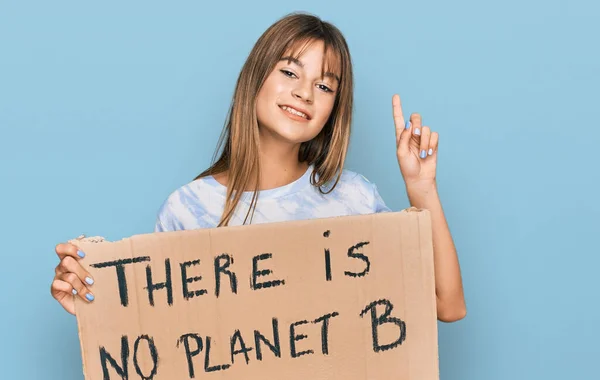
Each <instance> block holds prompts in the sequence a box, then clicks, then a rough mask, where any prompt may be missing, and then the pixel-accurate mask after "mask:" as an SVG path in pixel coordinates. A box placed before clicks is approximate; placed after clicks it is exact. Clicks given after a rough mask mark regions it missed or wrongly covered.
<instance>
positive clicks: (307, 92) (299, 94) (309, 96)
mask: <svg viewBox="0 0 600 380" xmlns="http://www.w3.org/2000/svg"><path fill="white" fill-rule="evenodd" d="M292 95H293V96H294V97H295V98H296V99H299V100H301V101H304V102H306V103H308V104H312V102H313V92H312V87H311V86H310V85H309V84H302V83H298V86H296V87H295V88H294V89H293V90H292Z"/></svg>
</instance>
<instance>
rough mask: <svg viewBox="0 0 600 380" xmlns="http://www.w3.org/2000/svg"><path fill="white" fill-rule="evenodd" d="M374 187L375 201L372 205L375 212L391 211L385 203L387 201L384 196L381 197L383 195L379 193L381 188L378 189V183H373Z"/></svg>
mask: <svg viewBox="0 0 600 380" xmlns="http://www.w3.org/2000/svg"><path fill="white" fill-rule="evenodd" d="M371 186H372V189H373V201H372V202H373V203H372V205H373V206H372V207H373V212H374V213H379V212H390V211H392V210H391V209H390V208H389V207H388V206H387V205H386V203H385V201H384V200H383V198H382V197H381V195H380V194H379V190H378V189H377V185H375V184H374V183H373V184H371Z"/></svg>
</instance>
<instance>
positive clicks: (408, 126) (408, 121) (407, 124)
mask: <svg viewBox="0 0 600 380" xmlns="http://www.w3.org/2000/svg"><path fill="white" fill-rule="evenodd" d="M404 128H406V129H408V128H410V120H407V121H406V127H404Z"/></svg>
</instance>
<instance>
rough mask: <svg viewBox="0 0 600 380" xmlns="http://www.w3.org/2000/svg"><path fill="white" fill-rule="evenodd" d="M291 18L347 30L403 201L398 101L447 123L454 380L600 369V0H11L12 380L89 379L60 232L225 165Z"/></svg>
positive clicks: (380, 180) (373, 128) (6, 151)
mask: <svg viewBox="0 0 600 380" xmlns="http://www.w3.org/2000/svg"><path fill="white" fill-rule="evenodd" d="M293 10H307V11H310V12H314V13H316V14H318V15H320V16H322V17H324V18H325V19H327V20H331V21H333V22H335V23H336V24H337V25H338V26H339V27H340V28H341V29H342V31H343V32H344V33H345V35H346V36H347V39H348V41H349V43H350V47H351V50H352V53H353V57H354V63H355V70H356V119H355V124H354V135H353V139H352V146H351V151H350V157H349V162H348V168H351V169H354V170H357V171H359V172H361V173H363V174H364V175H366V176H367V177H368V178H370V179H372V180H373V181H374V182H376V183H377V184H378V186H379V188H380V190H381V193H382V195H383V197H384V198H385V199H386V201H387V203H388V204H389V205H390V206H392V207H393V208H394V209H401V208H404V207H406V206H407V205H408V203H407V200H406V194H405V192H404V187H403V182H402V179H401V176H400V173H399V170H398V167H397V162H396V158H395V156H394V153H395V152H394V127H393V123H392V118H391V96H392V94H393V93H394V92H398V93H400V94H401V96H402V98H403V103H404V110H405V113H410V112H420V113H422V115H423V117H424V120H425V123H426V124H427V125H429V126H431V127H432V128H433V129H435V130H437V131H439V132H440V135H441V137H440V155H439V159H440V163H439V187H440V192H441V196H442V200H443V204H444V207H445V211H446V213H447V217H448V220H449V222H450V225H451V229H452V232H453V234H454V237H455V240H456V244H457V246H458V250H459V254H460V261H461V264H462V270H463V276H464V284H465V290H466V297H467V302H468V311H469V314H468V316H467V318H466V319H464V320H463V321H460V322H458V323H455V324H449V325H448V324H440V325H439V328H440V332H439V341H440V370H441V379H444V380H451V379H453V380H483V379H485V380H505V379H511V380H517V379H527V380H530V379H545V380H551V379H597V378H598V376H600V375H598V367H597V362H598V360H599V359H600V348H599V346H598V342H599V341H600V331H599V325H600V296H599V295H598V294H599V290H600V289H599V282H598V280H597V279H595V276H596V274H597V272H598V266H599V265H600V259H599V257H600V250H599V248H598V236H599V227H600V222H599V217H598V214H599V213H600V201H599V200H598V194H599V191H598V185H599V179H600V170H599V169H598V164H599V163H600V159H599V158H598V143H599V142H600V132H599V124H598V118H597V113H598V110H599V109H600V107H599V104H598V103H599V101H600V97H599V96H598V88H600V53H599V50H598V36H600V28H599V27H598V26H597V25H598V24H597V15H598V14H599V12H600V7H599V6H598V3H597V2H594V1H591V0H589V1H582V0H580V1H566V0H563V1H556V0H550V1H548V0H547V1H540V0H537V1H525V2H523V1H517V0H505V1H496V2H493V3H492V2H486V1H475V0H471V1H467V0H457V1H452V2H449V1H441V0H437V1H412V2H407V1H393V2H392V1H389V2H380V1H368V2H364V3H363V2H360V3H358V2H357V3H356V4H355V5H349V3H348V2H347V1H338V2H331V1H327V2H321V1H304V2H302V3H297V4H295V3H294V2H292V3H286V2H278V1H277V2H276V1H261V2H249V1H238V2H237V4H236V3H232V2H223V3H220V2H216V1H213V2H204V1H189V0H188V1H177V2H171V1H169V2H167V1H160V2H158V1H127V2H122V1H120V2H117V1H99V2H86V1H83V2H82V1H72V2H62V1H38V2H33V1H12V2H9V1H6V0H2V1H1V2H0V126H1V136H0V165H1V167H0V168H1V172H0V178H1V180H0V181H1V186H0V199H2V202H3V205H2V217H1V218H0V223H1V224H0V228H1V232H0V234H1V235H0V236H1V241H0V247H1V250H2V251H1V255H2V276H1V281H2V284H1V286H2V296H1V299H2V312H1V313H0V326H1V329H2V330H1V331H2V338H1V339H0V342H1V343H0V358H1V359H0V360H2V363H1V366H0V378H3V379H61V380H71V379H81V378H83V376H82V369H81V361H80V351H79V344H78V337H77V329H76V322H75V319H74V318H73V317H72V316H70V315H68V314H67V313H66V312H64V311H63V309H62V308H61V307H60V306H59V305H58V303H57V302H55V301H54V300H53V299H52V298H51V296H50V292H49V287H50V283H51V280H52V277H53V271H54V266H55V265H56V264H57V258H56V256H55V254H54V246H55V244H56V243H58V242H60V241H63V240H66V239H68V238H72V237H74V236H77V235H78V234H82V233H84V234H87V235H104V236H106V237H107V238H109V239H118V238H121V237H126V236H129V235H132V234H136V233H145V232H149V231H151V229H152V227H153V223H154V218H155V215H156V211H157V209H158V207H159V205H160V204H161V202H162V201H163V200H164V199H165V197H166V196H167V195H168V194H169V193H170V192H171V191H173V190H174V189H175V188H177V187H178V186H180V185H182V184H183V183H185V182H187V181H189V180H190V179H192V178H193V177H194V176H195V175H196V174H197V173H199V172H200V171H201V170H202V169H204V168H205V167H206V166H207V165H208V163H209V160H210V158H211V156H212V154H213V150H214V146H215V143H216V141H217V137H218V134H219V132H220V130H221V127H222V125H223V121H224V117H225V113H226V111H227V108H228V106H229V100H230V96H231V94H232V91H233V87H234V84H235V80H236V77H237V74H238V71H239V69H240V68H241V65H242V63H243V61H244V59H245V57H246V55H247V53H248V52H249V50H250V49H251V47H252V45H253V43H254V41H255V40H256V39H257V38H258V36H259V35H260V34H261V33H262V32H263V31H264V29H266V28H267V27H268V26H269V25H270V24H271V23H272V22H273V21H275V20H276V19H277V18H279V17H280V16H282V15H284V14H286V13H288V12H290V11H293ZM594 25H596V26H594Z"/></svg>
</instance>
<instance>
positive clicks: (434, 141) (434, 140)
mask: <svg viewBox="0 0 600 380" xmlns="http://www.w3.org/2000/svg"><path fill="white" fill-rule="evenodd" d="M439 136H440V135H439V133H437V132H431V139H430V140H429V151H428V152H427V154H428V155H429V156H432V155H433V154H434V153H437V149H438V141H439V138H440V137H439Z"/></svg>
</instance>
